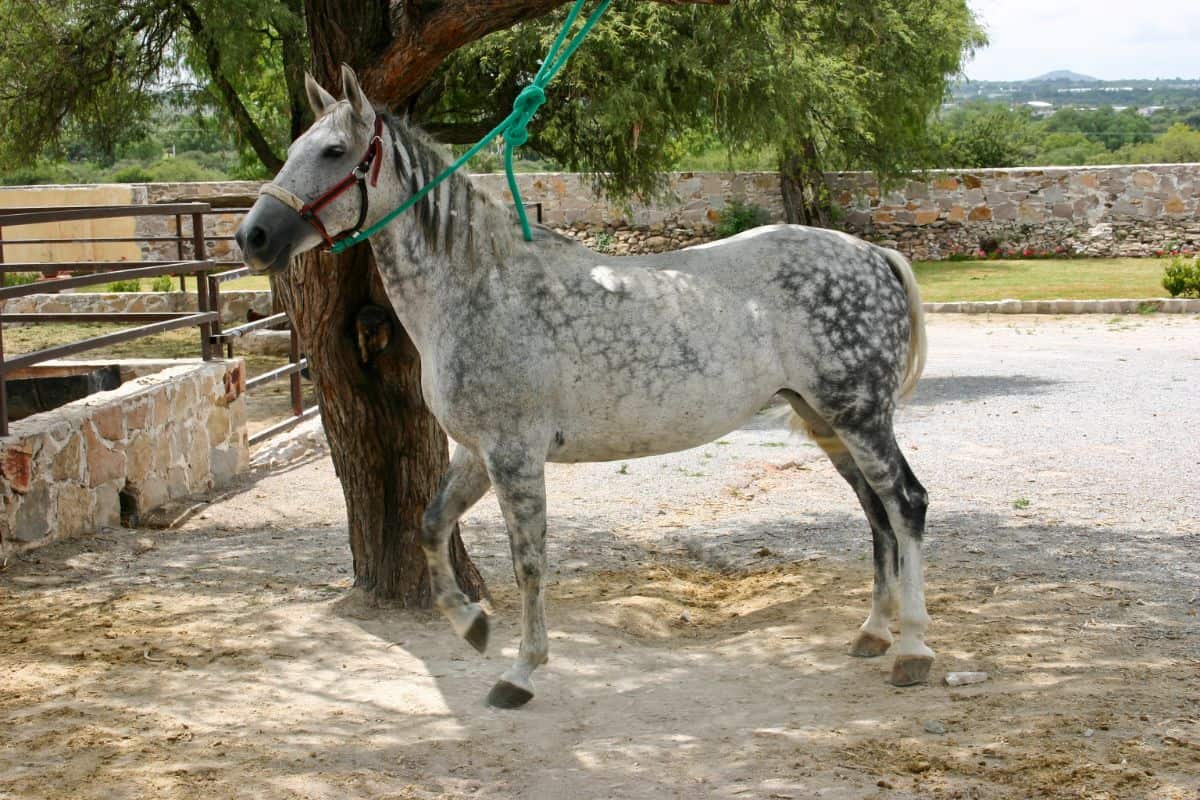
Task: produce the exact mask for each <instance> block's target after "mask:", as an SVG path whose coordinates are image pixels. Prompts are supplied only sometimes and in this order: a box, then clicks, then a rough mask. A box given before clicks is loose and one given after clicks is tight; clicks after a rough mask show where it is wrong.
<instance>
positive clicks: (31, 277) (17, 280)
mask: <svg viewBox="0 0 1200 800" xmlns="http://www.w3.org/2000/svg"><path fill="white" fill-rule="evenodd" d="M40 277H42V276H41V275H38V274H37V273H36V272H6V273H4V285H5V286H24V285H25V284H27V283H33V282H34V281H36V280H37V279H38V278H40Z"/></svg>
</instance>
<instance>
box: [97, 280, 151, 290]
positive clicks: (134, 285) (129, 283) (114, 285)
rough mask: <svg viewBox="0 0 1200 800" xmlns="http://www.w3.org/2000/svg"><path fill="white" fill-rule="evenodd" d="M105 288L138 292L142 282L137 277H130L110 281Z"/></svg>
mask: <svg viewBox="0 0 1200 800" xmlns="http://www.w3.org/2000/svg"><path fill="white" fill-rule="evenodd" d="M105 288H106V289H107V290H108V291H110V292H140V291H141V290H142V282H141V281H139V280H138V279H137V278H130V279H129V280H126V281H112V282H110V283H109V284H108V285H107V286H105Z"/></svg>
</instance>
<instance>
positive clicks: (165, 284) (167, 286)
mask: <svg viewBox="0 0 1200 800" xmlns="http://www.w3.org/2000/svg"><path fill="white" fill-rule="evenodd" d="M173 285H174V284H173V283H172V282H171V276H170V275H159V276H158V277H157V278H155V279H154V280H153V281H151V282H150V289H151V291H155V292H169V291H171V287H172V286H173Z"/></svg>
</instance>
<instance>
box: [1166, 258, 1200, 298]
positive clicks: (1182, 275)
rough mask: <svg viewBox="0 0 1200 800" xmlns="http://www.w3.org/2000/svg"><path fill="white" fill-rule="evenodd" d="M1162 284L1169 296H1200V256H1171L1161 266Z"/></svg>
mask: <svg viewBox="0 0 1200 800" xmlns="http://www.w3.org/2000/svg"><path fill="white" fill-rule="evenodd" d="M1162 285H1163V288H1164V289H1166V290H1167V291H1168V292H1170V293H1171V297H1180V296H1182V297H1200V258H1196V259H1192V260H1190V261H1189V260H1188V259H1186V258H1181V257H1179V256H1175V258H1172V259H1171V260H1170V261H1168V262H1167V265H1166V266H1165V267H1164V268H1163V279H1162Z"/></svg>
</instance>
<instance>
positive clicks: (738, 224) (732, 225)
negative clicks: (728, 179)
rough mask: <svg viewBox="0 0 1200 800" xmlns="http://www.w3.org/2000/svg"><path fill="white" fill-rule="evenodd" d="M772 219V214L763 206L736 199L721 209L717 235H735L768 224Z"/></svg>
mask: <svg viewBox="0 0 1200 800" xmlns="http://www.w3.org/2000/svg"><path fill="white" fill-rule="evenodd" d="M770 221H771V215H770V214H769V213H767V210H766V209H764V208H762V207H761V206H757V205H755V204H754V203H744V202H742V201H741V200H734V201H733V202H731V203H730V204H729V205H727V206H726V207H725V208H723V209H721V213H720V216H719V217H718V218H717V226H716V231H717V236H721V237H725V236H733V235H735V234H738V233H741V232H742V231H748V230H750V229H751V228H757V227H758V226H759V225H766V224H767V223H768V222H770Z"/></svg>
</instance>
